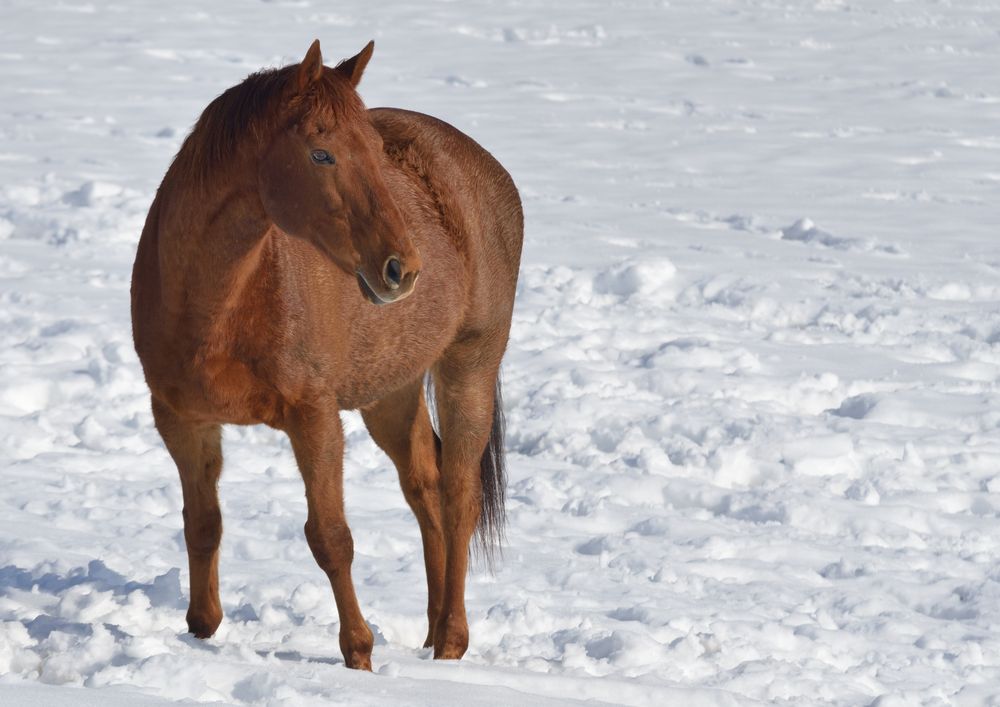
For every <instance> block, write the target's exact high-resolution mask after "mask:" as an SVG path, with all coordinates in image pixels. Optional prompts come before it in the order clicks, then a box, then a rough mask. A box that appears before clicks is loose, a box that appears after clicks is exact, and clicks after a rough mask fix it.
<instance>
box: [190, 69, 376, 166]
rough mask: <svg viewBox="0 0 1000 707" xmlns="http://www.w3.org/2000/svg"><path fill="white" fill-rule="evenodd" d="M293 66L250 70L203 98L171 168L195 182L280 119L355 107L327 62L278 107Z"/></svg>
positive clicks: (259, 141) (253, 144)
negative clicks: (304, 89)
mask: <svg viewBox="0 0 1000 707" xmlns="http://www.w3.org/2000/svg"><path fill="white" fill-rule="evenodd" d="M298 68H299V65H298V64H292V65H290V66H284V67H282V68H280V69H264V70H262V71H258V72H256V73H253V74H250V75H249V76H247V77H246V78H245V79H243V81H241V82H240V83H238V84H236V85H235V86H233V87H232V88H229V89H227V90H226V91H224V92H223V93H222V94H221V95H220V96H218V97H217V98H216V99H215V100H213V101H212V102H211V103H209V104H208V107H207V108H205V110H204V111H203V112H202V114H201V117H199V118H198V122H197V123H195V126H194V128H193V129H192V130H191V133H190V134H189V135H188V136H187V138H185V140H184V144H183V145H181V149H180V150H179V151H178V152H177V156H176V157H175V158H174V163H173V165H172V166H171V171H175V172H178V173H180V174H181V175H183V178H185V179H191V180H194V181H197V182H201V181H203V180H205V179H206V178H207V177H208V176H209V175H211V174H212V173H213V172H214V171H215V170H217V169H218V168H219V167H220V166H221V165H223V164H224V163H225V162H227V161H231V160H232V158H233V156H234V155H236V154H237V153H238V152H239V151H241V150H246V149H248V147H250V149H252V150H253V151H255V152H256V151H258V150H259V149H260V147H262V145H263V143H264V141H265V140H266V139H267V138H268V137H270V136H271V135H272V134H274V132H275V131H276V130H277V129H278V128H279V127H281V125H280V124H281V123H286V124H287V123H289V122H292V121H295V120H297V119H301V118H302V117H303V116H304V115H305V114H307V113H309V112H311V111H313V110H322V109H323V108H325V109H327V110H329V111H332V114H333V115H344V114H345V113H352V112H356V111H352V106H351V101H350V100H349V96H350V93H351V89H350V84H349V83H348V82H347V81H346V80H345V79H344V78H343V77H342V76H341V75H340V74H339V73H338V72H337V71H336V70H335V69H331V68H329V67H327V68H326V70H325V71H324V75H323V78H322V79H321V80H320V81H319V82H318V83H317V84H316V85H315V86H314V87H313V89H312V90H311V91H310V92H309V93H308V94H306V95H303V96H296V97H294V98H293V99H292V100H290V101H289V104H288V106H286V107H285V108H286V110H282V106H281V98H282V96H283V95H288V94H287V93H286V91H285V89H286V87H287V86H288V83H289V82H290V81H293V80H294V79H295V75H296V72H297V71H298ZM358 103H360V101H358Z"/></svg>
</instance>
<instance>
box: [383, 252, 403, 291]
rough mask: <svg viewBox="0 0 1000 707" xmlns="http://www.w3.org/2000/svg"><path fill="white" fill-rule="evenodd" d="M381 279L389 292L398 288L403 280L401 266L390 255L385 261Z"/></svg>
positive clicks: (393, 256) (397, 260)
mask: <svg viewBox="0 0 1000 707" xmlns="http://www.w3.org/2000/svg"><path fill="white" fill-rule="evenodd" d="M382 279H384V280H385V284H386V286H387V287H388V288H389V289H390V290H395V289H398V288H399V283H400V282H402V280H403V264H402V263H401V262H399V258H397V257H396V256H395V255H390V256H389V257H388V258H387V259H386V261H385V266H384V267H383V268H382Z"/></svg>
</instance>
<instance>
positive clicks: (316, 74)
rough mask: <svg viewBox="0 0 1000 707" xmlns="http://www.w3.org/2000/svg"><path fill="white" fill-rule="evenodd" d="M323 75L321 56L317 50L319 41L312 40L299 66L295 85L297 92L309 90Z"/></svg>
mask: <svg viewBox="0 0 1000 707" xmlns="http://www.w3.org/2000/svg"><path fill="white" fill-rule="evenodd" d="M322 75H323V54H322V52H320V50H319V40H318V39H314V40H313V43H312V44H311V45H309V51H307V52H306V57H305V59H303V60H302V63H301V64H299V74H298V80H297V81H296V85H297V86H298V89H299V91H300V92H301V91H305V90H307V89H309V88H310V87H311V86H312V85H313V84H314V83H316V82H317V81H319V79H320V77H321V76H322Z"/></svg>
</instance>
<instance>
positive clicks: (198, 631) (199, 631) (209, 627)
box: [187, 610, 222, 638]
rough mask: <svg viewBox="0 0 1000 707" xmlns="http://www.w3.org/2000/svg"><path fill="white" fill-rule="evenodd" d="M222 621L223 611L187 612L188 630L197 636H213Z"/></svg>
mask: <svg viewBox="0 0 1000 707" xmlns="http://www.w3.org/2000/svg"><path fill="white" fill-rule="evenodd" d="M221 623H222V611H221V610H220V611H218V612H215V611H209V612H197V613H194V612H191V611H188V613H187V625H188V631H190V632H191V633H193V634H194V637H195V638H211V637H212V636H214V635H215V631H216V629H218V628H219V624H221Z"/></svg>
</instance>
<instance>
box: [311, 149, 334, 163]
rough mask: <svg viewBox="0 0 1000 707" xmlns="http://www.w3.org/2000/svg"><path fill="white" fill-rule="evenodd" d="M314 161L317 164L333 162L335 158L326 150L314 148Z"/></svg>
mask: <svg viewBox="0 0 1000 707" xmlns="http://www.w3.org/2000/svg"><path fill="white" fill-rule="evenodd" d="M311 156H312V161H313V162H315V163H316V164H333V162H334V159H333V155H331V154H330V153H329V152H327V151H326V150H313V151H312V155H311Z"/></svg>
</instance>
